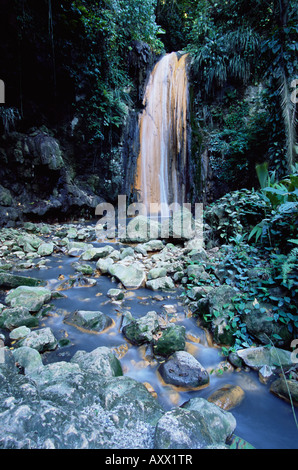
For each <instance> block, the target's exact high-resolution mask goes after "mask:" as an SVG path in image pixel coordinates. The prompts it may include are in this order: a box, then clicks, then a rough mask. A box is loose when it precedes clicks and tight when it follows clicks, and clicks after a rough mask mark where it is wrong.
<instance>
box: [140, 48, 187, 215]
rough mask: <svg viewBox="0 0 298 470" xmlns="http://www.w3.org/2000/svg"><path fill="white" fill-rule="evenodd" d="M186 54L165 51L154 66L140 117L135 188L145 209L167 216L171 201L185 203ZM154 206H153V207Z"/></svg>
mask: <svg viewBox="0 0 298 470" xmlns="http://www.w3.org/2000/svg"><path fill="white" fill-rule="evenodd" d="M186 60H187V54H184V55H182V56H181V57H180V58H179V57H178V55H177V54H176V53H175V52H173V53H171V54H166V55H165V56H164V57H163V58H162V59H161V60H160V61H159V62H158V63H157V64H156V66H155V68H154V70H153V72H152V74H151V76H150V79H149V82H148V85H147V88H146V93H145V97H144V101H143V104H144V111H143V113H142V114H141V116H140V120H139V129H140V152H139V157H138V162H137V172H136V179H135V188H136V190H137V192H138V195H139V199H138V201H139V202H142V203H143V204H145V206H146V209H147V212H148V213H149V211H150V213H154V209H153V206H150V205H152V204H157V205H158V207H159V208H161V215H167V213H166V211H167V208H168V206H169V205H170V204H172V203H179V204H183V202H185V200H184V199H185V182H184V179H183V171H184V169H185V167H186V161H187V114H188V78H187V72H186ZM156 207H157V206H155V208H156Z"/></svg>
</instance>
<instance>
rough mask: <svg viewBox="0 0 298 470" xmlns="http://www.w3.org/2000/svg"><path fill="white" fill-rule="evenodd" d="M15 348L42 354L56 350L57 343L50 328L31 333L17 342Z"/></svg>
mask: <svg viewBox="0 0 298 470" xmlns="http://www.w3.org/2000/svg"><path fill="white" fill-rule="evenodd" d="M16 346H17V347H28V348H32V349H36V350H37V351H38V352H40V353H43V352H45V351H52V350H54V349H56V348H57V346H58V342H57V340H56V338H55V336H54V335H53V332H52V330H51V328H49V327H47V328H41V329H40V330H34V331H31V332H30V333H29V334H28V335H27V336H26V337H25V338H23V339H21V340H20V341H18V342H17V344H16Z"/></svg>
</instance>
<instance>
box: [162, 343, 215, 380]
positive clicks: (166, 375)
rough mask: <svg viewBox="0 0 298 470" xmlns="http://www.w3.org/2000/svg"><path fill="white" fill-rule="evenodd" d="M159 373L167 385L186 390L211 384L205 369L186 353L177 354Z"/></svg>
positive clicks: (163, 365)
mask: <svg viewBox="0 0 298 470" xmlns="http://www.w3.org/2000/svg"><path fill="white" fill-rule="evenodd" d="M159 373H160V374H161V376H162V378H163V379H164V381H165V382H166V383H167V384H172V385H176V386H178V387H184V388H190V389H191V388H197V387H201V386H204V385H207V384H208V383H209V375H208V372H207V371H206V370H205V368H204V367H203V366H202V365H201V364H200V363H199V361H197V360H196V359H195V358H194V357H193V356H192V355H191V354H189V353H188V352H186V351H177V352H175V353H174V354H173V355H172V356H171V357H170V358H169V359H168V360H167V361H166V362H164V363H162V364H161V366H160V367H159Z"/></svg>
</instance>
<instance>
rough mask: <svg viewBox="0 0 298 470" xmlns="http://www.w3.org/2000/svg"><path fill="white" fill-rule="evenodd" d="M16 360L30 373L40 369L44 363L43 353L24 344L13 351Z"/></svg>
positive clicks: (26, 372)
mask: <svg viewBox="0 0 298 470" xmlns="http://www.w3.org/2000/svg"><path fill="white" fill-rule="evenodd" d="M13 357H14V360H15V362H16V363H17V364H18V365H19V366H20V367H22V368H23V369H24V372H25V374H28V375H29V374H30V373H32V372H33V371H35V370H36V369H39V368H40V367H41V366H42V365H43V363H42V359H41V355H40V354H39V352H38V351H37V349H33V348H31V347H28V346H22V347H19V348H17V349H15V350H14V351H13Z"/></svg>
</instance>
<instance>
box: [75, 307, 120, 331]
mask: <svg viewBox="0 0 298 470" xmlns="http://www.w3.org/2000/svg"><path fill="white" fill-rule="evenodd" d="M67 322H68V323H73V324H74V325H76V326H78V327H82V328H86V329H88V330H93V331H98V332H99V331H103V330H105V329H106V328H109V327H110V326H111V325H112V324H113V320H112V319H111V318H110V317H109V316H107V315H106V314H104V313H102V312H100V311H87V310H77V311H76V312H74V313H73V315H70V317H69V319H67Z"/></svg>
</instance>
